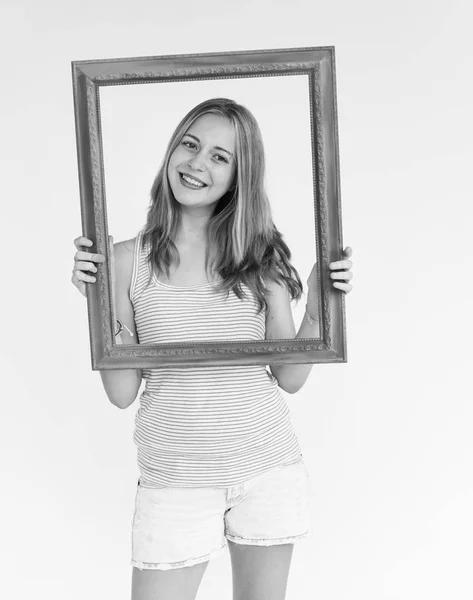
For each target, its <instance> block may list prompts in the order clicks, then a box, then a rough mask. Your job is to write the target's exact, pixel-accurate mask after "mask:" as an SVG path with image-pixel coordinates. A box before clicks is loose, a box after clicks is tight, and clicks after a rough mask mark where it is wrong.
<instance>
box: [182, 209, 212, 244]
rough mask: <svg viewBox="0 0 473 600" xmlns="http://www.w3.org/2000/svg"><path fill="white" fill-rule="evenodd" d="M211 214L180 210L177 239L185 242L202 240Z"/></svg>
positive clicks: (205, 234)
mask: <svg viewBox="0 0 473 600" xmlns="http://www.w3.org/2000/svg"><path fill="white" fill-rule="evenodd" d="M210 217H211V213H210V212H209V211H208V210H207V211H202V212H196V211H192V212H190V211H186V210H181V215H180V222H179V229H178V232H177V236H178V238H181V239H187V240H192V239H194V240H197V239H204V238H206V236H207V229H208V226H209V221H210Z"/></svg>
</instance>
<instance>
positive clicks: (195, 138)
mask: <svg viewBox="0 0 473 600" xmlns="http://www.w3.org/2000/svg"><path fill="white" fill-rule="evenodd" d="M184 135H188V136H189V137H191V138H193V139H194V140H195V141H196V142H199V144H200V140H199V138H198V137H197V136H195V135H192V133H185V134H184ZM214 148H215V150H222V151H223V152H226V153H227V154H229V155H230V156H231V157H232V158H233V154H232V153H231V152H230V151H229V150H225V148H222V147H221V146H214Z"/></svg>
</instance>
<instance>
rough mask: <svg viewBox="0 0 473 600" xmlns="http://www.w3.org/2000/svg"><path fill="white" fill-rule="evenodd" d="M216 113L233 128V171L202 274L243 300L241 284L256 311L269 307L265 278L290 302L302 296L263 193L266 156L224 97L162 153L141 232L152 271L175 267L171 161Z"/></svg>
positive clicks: (250, 126)
mask: <svg viewBox="0 0 473 600" xmlns="http://www.w3.org/2000/svg"><path fill="white" fill-rule="evenodd" d="M209 113H210V114H214V115H217V116H220V117H224V118H226V119H228V120H229V121H230V122H231V123H232V125H233V127H234V130H235V140H236V143H235V145H236V157H235V158H236V173H235V179H234V181H233V183H232V185H231V186H230V189H229V191H228V192H227V193H226V194H224V195H223V196H222V198H221V199H220V200H219V201H218V202H217V204H216V206H215V210H214V213H213V215H212V217H211V219H210V222H209V225H208V231H207V235H208V239H207V256H206V270H207V273H208V274H209V275H210V274H217V275H219V277H220V281H219V282H218V284H217V287H216V289H217V290H220V291H223V290H224V291H227V292H230V291H233V292H234V293H235V294H236V295H237V296H238V297H239V298H240V299H241V298H243V297H244V296H245V291H244V289H243V287H242V286H243V285H246V286H247V287H248V288H250V290H251V291H252V292H253V293H254V295H255V297H256V299H257V301H258V304H259V308H260V310H264V309H266V307H267V303H266V300H265V294H267V292H268V290H267V288H266V285H265V281H266V280H273V281H276V282H278V283H284V284H285V285H286V287H287V289H288V291H289V294H290V297H291V300H298V299H299V298H300V297H301V295H302V283H301V280H300V277H299V274H298V273H297V271H296V269H295V268H294V267H293V266H292V264H291V252H290V250H289V248H288V246H287V244H286V243H285V241H284V240H283V237H282V235H281V233H280V232H279V231H278V230H277V228H276V226H275V225H274V223H273V220H272V217H271V208H270V204H269V201H268V197H267V195H266V191H265V189H264V172H265V158H264V148H263V141H262V137H261V132H260V129H259V126H258V123H257V121H256V119H255V118H254V116H253V115H252V113H251V112H250V111H249V110H248V109H247V108H246V107H244V106H242V105H240V104H237V103H236V102H234V101H233V100H229V99H227V98H214V99H211V100H206V101H205V102H202V103H201V104H199V105H197V106H196V107H194V108H193V109H192V110H191V111H190V112H189V113H188V114H187V115H186V116H185V117H184V118H183V119H182V121H181V122H180V123H179V125H178V126H177V128H176V130H175V131H174V133H173V135H172V137H171V140H170V142H169V144H168V147H167V149H166V153H165V155H164V159H163V162H162V164H161V166H160V168H159V171H158V174H157V176H156V178H155V180H154V183H153V186H152V188H151V203H150V207H149V210H148V217H147V222H146V226H145V228H144V230H143V240H142V243H143V248H144V247H145V246H146V244H148V243H149V244H150V253H149V257H148V258H149V262H150V266H151V269H150V271H151V272H153V269H157V272H158V274H159V273H163V272H164V273H166V275H167V276H168V277H169V273H170V267H171V265H178V264H179V252H178V250H177V248H176V246H175V244H174V240H175V237H176V234H177V231H178V227H179V222H180V210H181V206H180V204H179V203H178V202H177V200H176V199H175V198H174V195H173V193H172V190H171V186H170V184H169V180H168V175H167V172H168V165H169V160H170V157H171V155H172V153H173V152H174V150H175V149H176V148H177V146H178V145H179V143H180V142H181V140H182V138H183V136H184V134H185V133H186V132H187V131H188V130H189V128H190V127H191V125H192V124H193V123H194V121H196V120H197V119H198V118H199V117H201V116H202V115H205V114H209Z"/></svg>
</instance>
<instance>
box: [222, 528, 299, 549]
mask: <svg viewBox="0 0 473 600" xmlns="http://www.w3.org/2000/svg"><path fill="white" fill-rule="evenodd" d="M309 534H310V531H306V532H305V533H301V534H299V535H293V536H291V537H285V538H270V539H257V538H256V539H251V538H243V537H238V536H237V535H229V534H228V533H227V534H226V538H227V540H230V541H231V542H233V543H234V544H242V545H245V546H281V545H282V544H293V543H294V542H296V541H297V540H301V539H302V538H305V537H307V536H308V535H309Z"/></svg>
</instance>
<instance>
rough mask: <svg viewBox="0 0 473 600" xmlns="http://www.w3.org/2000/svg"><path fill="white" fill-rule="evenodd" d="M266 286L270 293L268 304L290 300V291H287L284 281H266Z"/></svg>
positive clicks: (268, 294) (267, 298) (267, 297)
mask: <svg viewBox="0 0 473 600" xmlns="http://www.w3.org/2000/svg"><path fill="white" fill-rule="evenodd" d="M264 285H265V287H266V289H267V291H268V293H267V296H266V300H267V301H268V302H271V301H276V302H277V301H278V300H279V301H280V300H287V298H289V290H288V289H287V286H286V284H285V283H284V281H275V280H274V279H266V280H265V282H264Z"/></svg>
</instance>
